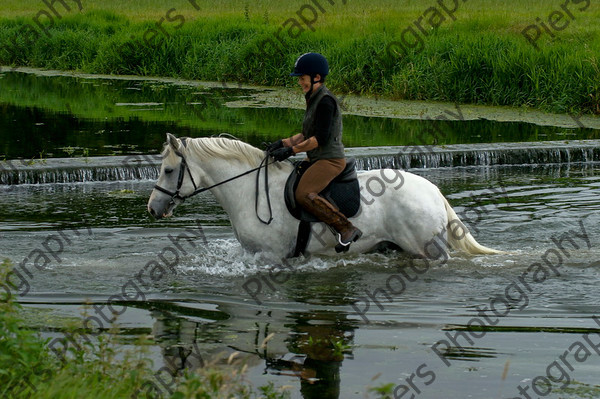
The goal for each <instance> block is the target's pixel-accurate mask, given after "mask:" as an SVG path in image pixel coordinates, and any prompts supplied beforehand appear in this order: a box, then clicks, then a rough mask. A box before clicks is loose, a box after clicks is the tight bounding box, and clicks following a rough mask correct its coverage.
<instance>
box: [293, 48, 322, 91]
mask: <svg viewBox="0 0 600 399" xmlns="http://www.w3.org/2000/svg"><path fill="white" fill-rule="evenodd" d="M317 74H319V75H321V80H315V76H317ZM328 74H329V64H328V63H327V58H325V57H323V56H322V55H321V54H319V53H305V54H302V55H301V56H300V57H298V59H297V60H296V63H295V64H294V72H292V73H290V76H302V75H309V76H310V92H311V93H312V91H313V88H312V86H313V85H314V84H315V83H319V82H324V81H325V76H327V75H328Z"/></svg>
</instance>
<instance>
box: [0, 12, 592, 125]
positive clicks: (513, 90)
mask: <svg viewBox="0 0 600 399" xmlns="http://www.w3.org/2000/svg"><path fill="white" fill-rule="evenodd" d="M211 1H212V0H208V1H207V2H203V7H202V10H201V11H195V10H193V9H192V7H191V6H190V4H189V3H188V2H183V1H179V2H177V4H174V6H176V7H177V12H178V13H180V14H181V15H182V16H184V17H185V23H184V24H182V25H181V26H178V24H177V23H175V22H171V23H169V24H165V25H164V29H165V32H167V34H166V35H165V34H164V33H161V34H159V35H157V36H156V37H154V38H152V39H149V41H150V42H151V44H150V46H148V45H146V44H144V43H143V41H144V39H143V38H144V35H145V34H146V35H147V34H148V32H149V31H151V30H152V29H154V30H156V23H157V22H158V21H159V20H160V18H162V17H163V16H164V13H165V12H166V11H167V10H166V9H164V8H165V7H164V5H163V4H162V3H161V2H157V1H149V2H143V3H144V4H141V3H142V2H139V3H138V2H136V3H135V4H133V3H131V4H129V3H130V2H127V4H122V3H124V2H122V1H121V2H117V1H116V0H108V1H105V2H102V3H101V4H95V5H91V4H90V5H87V4H86V7H88V8H85V9H84V10H83V11H82V12H81V13H69V14H67V15H65V16H64V17H63V18H61V19H60V20H57V21H55V25H54V26H53V27H51V28H50V29H49V32H50V34H51V35H50V37H48V36H46V35H41V36H40V37H38V38H37V39H36V38H35V36H32V35H24V34H23V33H22V32H20V29H22V28H23V27H24V26H25V25H26V24H27V23H29V22H30V21H29V19H28V18H26V17H24V16H27V15H29V16H30V17H31V16H33V15H34V14H33V12H32V11H31V10H34V9H35V7H36V6H35V5H33V2H31V1H19V2H16V0H9V3H11V2H15V5H14V8H15V10H16V11H15V12H14V14H15V16H14V17H12V18H11V19H4V20H0V43H8V44H5V45H3V46H0V64H10V65H28V66H36V67H44V68H55V69H56V68H57V69H67V70H81V71H86V72H93V73H112V74H135V75H144V76H148V75H152V76H172V77H180V78H187V79H202V80H210V81H216V80H219V81H220V80H227V81H240V82H249V83H254V84H262V85H273V86H277V85H293V84H294V82H293V80H292V79H290V78H289V77H288V73H289V70H290V69H291V66H292V65H293V62H294V60H295V58H296V57H297V56H298V55H299V54H302V53H304V52H307V51H318V52H322V53H323V54H325V55H326V56H327V57H328V58H329V59H330V61H331V65H332V74H331V75H330V77H329V80H328V81H329V86H330V87H331V88H332V89H334V90H336V91H338V92H352V93H363V94H376V95H385V96H389V97H392V98H398V99H413V100H443V101H458V102H462V103H480V104H490V105H513V106H528V107H534V108H540V109H544V110H550V111H557V112H587V113H598V112H600V70H599V68H598V54H600V35H598V29H599V26H600V25H598V24H597V23H596V22H594V21H597V20H598V17H599V15H600V8H599V7H598V6H596V5H591V6H590V7H589V9H588V10H586V11H585V12H579V14H577V19H576V21H573V22H571V25H570V26H569V27H568V28H567V29H565V30H564V31H561V32H557V34H556V35H555V36H556V37H555V38H551V37H550V35H548V34H544V35H542V37H541V38H540V40H539V41H538V42H537V44H538V45H539V47H540V50H536V49H535V48H534V47H533V46H532V45H531V44H530V43H529V42H527V40H525V38H524V37H523V35H522V34H521V31H522V30H523V28H524V27H525V26H527V24H531V23H534V22H535V19H536V17H545V16H547V15H548V14H549V13H550V12H551V11H552V6H551V5H548V4H542V2H539V3H532V4H525V3H523V2H517V1H516V0H495V1H485V2H484V1H483V0H481V1H476V0H473V1H470V2H468V4H464V5H462V6H461V9H460V10H458V11H457V14H456V18H457V20H456V21H451V20H450V19H449V18H448V19H447V20H446V21H445V22H444V23H443V24H442V25H441V26H440V27H438V28H436V29H435V30H430V31H429V32H428V33H427V36H426V37H423V38H422V39H423V50H422V51H415V50H412V51H408V53H407V54H404V53H403V52H393V51H389V52H386V47H387V45H388V44H389V43H391V42H393V41H398V40H401V32H402V30H403V29H404V28H406V27H408V26H411V24H413V23H414V20H416V19H417V18H418V17H419V15H421V14H422V13H423V12H424V11H425V9H426V8H427V7H425V5H423V4H422V3H421V2H407V1H406V2H392V1H388V0H378V1H377V2H365V1H361V0H357V1H356V2H348V4H347V5H343V4H342V3H340V4H336V5H335V6H332V5H329V6H328V8H329V9H328V10H327V11H326V13H325V14H323V15H321V16H320V17H319V19H318V21H317V23H316V24H315V26H314V29H315V31H314V32H312V31H310V30H309V29H308V28H305V31H304V32H302V33H301V34H300V36H299V37H298V38H296V39H292V38H290V36H289V35H288V34H287V30H283V33H280V34H279V37H280V38H281V42H280V41H278V40H276V39H275V35H277V34H278V32H279V30H280V29H281V28H282V26H281V25H282V23H283V22H284V21H285V20H287V19H288V18H290V17H294V16H295V15H296V14H295V12H296V11H297V9H298V7H299V6H298V5H296V4H292V3H293V2H274V1H267V0H264V1H260V2H256V3H252V5H251V6H250V4H249V3H248V2H247V1H245V0H244V1H243V0H236V1H231V2H227V4H224V3H223V2H218V3H214V4H213V3H211ZM350 3H351V4H350ZM36 4H38V3H36ZM37 7H39V5H37ZM9 8H10V6H9ZM176 27H177V28H176ZM151 36H153V35H149V36H146V38H150V37H151ZM269 41H271V42H275V43H278V45H277V47H275V46H273V45H271V44H269ZM11 43H12V44H11Z"/></svg>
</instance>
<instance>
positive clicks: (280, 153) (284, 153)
mask: <svg viewBox="0 0 600 399" xmlns="http://www.w3.org/2000/svg"><path fill="white" fill-rule="evenodd" d="M292 155H294V150H292V147H283V148H278V149H276V150H275V151H273V152H272V153H271V156H272V157H273V158H275V160H276V161H280V162H281V161H283V160H285V159H288V158H289V157H291V156H292Z"/></svg>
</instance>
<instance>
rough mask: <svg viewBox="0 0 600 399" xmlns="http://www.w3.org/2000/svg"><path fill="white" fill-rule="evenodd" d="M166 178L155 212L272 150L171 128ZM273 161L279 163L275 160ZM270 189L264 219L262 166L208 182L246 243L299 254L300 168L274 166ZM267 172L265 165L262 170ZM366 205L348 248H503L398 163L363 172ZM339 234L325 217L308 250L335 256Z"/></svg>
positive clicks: (429, 251) (436, 253)
mask: <svg viewBox="0 0 600 399" xmlns="http://www.w3.org/2000/svg"><path fill="white" fill-rule="evenodd" d="M162 156H163V161H162V165H161V169H160V176H159V178H158V182H157V184H156V186H155V189H154V190H153V191H152V194H151V195H150V199H149V201H148V211H149V212H150V213H151V214H152V215H153V216H154V217H156V218H161V217H168V216H171V215H172V213H173V210H174V209H175V208H176V207H177V205H179V204H180V203H181V202H183V200H184V199H185V198H187V197H189V196H191V195H194V194H195V193H197V192H199V191H203V190H202V189H200V188H199V187H202V186H204V187H209V186H213V185H215V184H218V183H221V182H224V181H226V180H228V179H230V178H232V177H236V176H238V175H241V174H243V173H245V172H248V171H249V170H252V169H255V168H259V169H258V170H261V169H260V166H261V161H263V159H264V157H265V153H264V152H263V151H261V150H259V149H257V148H255V147H252V146H251V145H249V144H246V143H244V142H242V141H238V140H231V139H228V138H222V137H218V138H195V139H186V140H185V142H182V140H180V139H178V138H176V137H175V136H173V135H172V134H170V133H167V143H166V144H165V147H164V150H163V153H162ZM271 162H273V161H272V160H271ZM267 167H268V173H269V184H268V192H269V195H270V198H271V204H272V214H273V220H272V222H271V223H270V224H265V223H263V222H261V221H260V220H259V219H258V215H257V213H256V211H255V193H256V190H258V193H259V195H258V199H257V201H258V213H259V214H260V215H261V217H262V218H263V219H267V218H268V215H269V211H268V206H267V201H266V191H265V186H264V181H263V177H262V176H261V178H260V180H259V187H257V182H256V181H257V177H256V173H257V171H254V172H252V173H248V174H245V175H243V176H241V177H239V178H237V179H235V180H231V181H228V182H226V183H224V184H220V185H218V186H216V187H209V189H210V191H211V192H212V194H213V195H214V196H215V197H216V199H217V201H218V202H219V203H220V204H221V206H222V207H223V208H224V209H225V211H226V212H227V214H228V215H229V218H230V219H231V225H232V227H233V232H234V234H235V237H236V238H237V240H238V241H239V242H240V243H241V245H242V247H243V248H244V249H245V250H247V251H250V252H253V253H255V252H264V253H265V254H266V255H268V256H274V257H276V258H279V259H281V258H282V257H287V256H290V255H291V254H292V253H293V250H294V246H295V243H296V236H297V232H298V224H299V221H298V220H297V219H295V218H294V217H293V216H292V215H291V214H290V213H289V212H288V210H287V207H286V205H285V201H284V185H285V182H286V179H287V178H288V176H289V174H290V173H291V172H292V170H293V166H292V164H291V163H289V162H287V161H285V162H278V163H269V164H268V166H267ZM261 172H262V173H264V172H265V171H264V169H262V170H261ZM358 180H359V184H360V188H361V209H360V211H359V213H358V214H357V215H356V216H355V217H352V218H350V220H351V221H352V223H353V224H354V225H355V226H357V227H359V228H360V229H361V230H362V231H363V235H362V238H361V239H360V240H358V241H357V242H355V243H353V244H352V245H351V247H350V250H349V253H363V252H367V251H369V250H371V249H373V248H375V247H377V246H378V245H380V244H382V243H393V244H395V245H397V246H398V247H400V248H401V249H402V250H404V251H405V252H408V253H409V254H412V255H416V256H419V257H426V258H429V259H439V258H440V257H446V258H447V257H448V253H447V249H448V247H449V246H450V247H452V248H454V249H458V250H461V251H462V252H465V253H468V254H495V253H500V251H497V250H494V249H491V248H487V247H484V246H482V245H480V244H478V243H477V241H475V239H474V238H473V236H472V235H471V234H470V233H469V232H468V230H467V229H466V227H465V226H464V225H463V224H462V222H461V221H460V220H459V219H458V217H457V216H456V213H455V212H454V210H453V209H452V207H451V206H450V205H449V204H448V201H447V200H446V199H445V198H444V196H443V195H442V193H440V191H439V189H438V188H437V187H436V186H435V185H434V184H432V183H431V182H429V181H428V180H426V179H424V178H422V177H420V176H417V175H414V174H412V173H409V172H405V171H400V170H396V169H379V170H371V171H364V172H360V173H358ZM336 244H337V238H336V236H334V235H333V234H332V233H331V232H330V230H329V229H327V228H326V226H325V224H323V223H313V224H312V231H311V239H310V241H309V243H308V246H307V250H306V252H305V254H322V255H334V254H335V251H334V247H335V245H336Z"/></svg>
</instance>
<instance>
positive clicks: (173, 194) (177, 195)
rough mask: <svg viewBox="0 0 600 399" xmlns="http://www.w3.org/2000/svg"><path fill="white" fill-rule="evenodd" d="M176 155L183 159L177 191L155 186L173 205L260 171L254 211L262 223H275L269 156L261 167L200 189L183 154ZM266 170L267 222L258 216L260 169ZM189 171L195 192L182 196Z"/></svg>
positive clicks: (183, 140)
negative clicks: (184, 179)
mask: <svg viewBox="0 0 600 399" xmlns="http://www.w3.org/2000/svg"><path fill="white" fill-rule="evenodd" d="M185 140H186V139H185V138H182V139H181V142H182V144H183V146H184V147H186V141H185ZM174 152H175V155H177V156H178V157H180V158H181V166H180V168H179V176H178V177H177V188H176V189H175V191H174V192H173V191H169V190H167V189H166V188H163V187H160V186H159V185H158V184H156V185H154V188H155V189H156V190H158V191H160V192H162V193H165V194H167V195H169V196H171V204H174V203H175V200H176V199H179V200H181V202H183V201H185V200H186V199H188V198H190V197H193V196H195V195H198V194H200V193H203V192H205V191H208V190H210V189H212V188H215V187H218V186H220V185H222V184H225V183H229V182H230V181H232V180H236V179H239V178H240V177H243V176H246V175H248V174H250V173H252V172H256V171H258V173H257V174H256V191H255V196H254V210H255V212H256V217H257V218H258V220H260V221H261V222H262V223H264V224H267V225H268V224H271V222H272V221H273V210H272V208H271V197H270V195H269V168H268V166H269V154H266V155H265V157H264V158H263V160H262V161H261V162H260V165H259V166H257V167H256V168H253V169H250V170H247V171H245V172H244V173H241V174H239V175H236V176H233V177H230V178H229V179H227V180H223V181H221V182H219V183H216V184H213V185H212V186H209V187H200V188H198V186H197V185H196V182H195V181H194V177H193V176H192V172H191V171H190V168H189V166H188V164H187V161H186V160H185V157H184V156H183V154H182V153H181V152H180V151H178V150H174ZM262 168H265V194H266V196H267V204H268V207H269V220H267V221H265V220H263V219H262V218H261V217H260V216H259V215H258V189H259V178H260V169H262ZM186 170H187V172H188V175H189V176H190V180H191V181H192V184H193V185H194V191H193V192H192V193H191V194H189V195H185V196H184V195H181V194H180V193H179V191H180V190H181V186H182V185H183V178H184V176H185V171H186Z"/></svg>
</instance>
